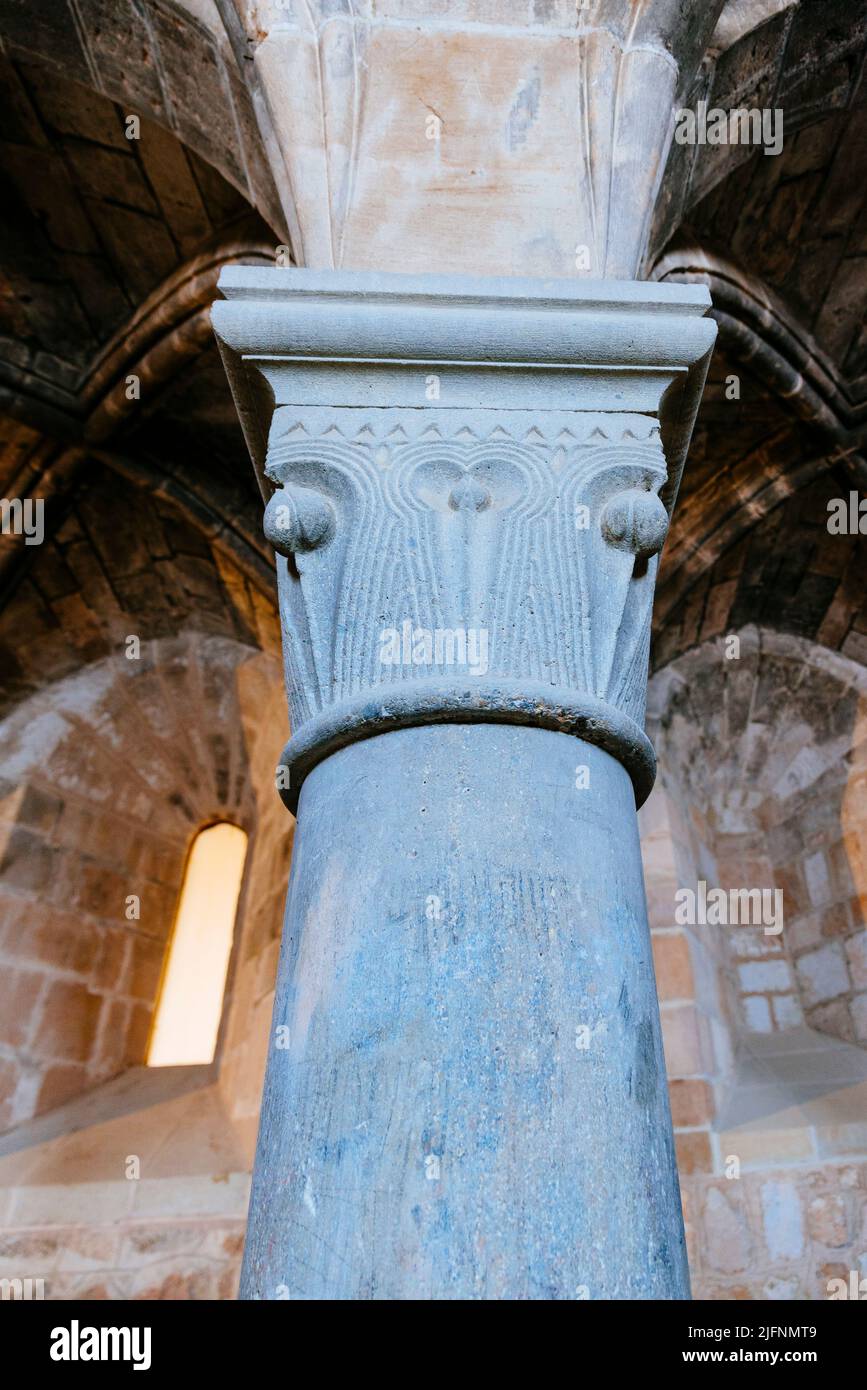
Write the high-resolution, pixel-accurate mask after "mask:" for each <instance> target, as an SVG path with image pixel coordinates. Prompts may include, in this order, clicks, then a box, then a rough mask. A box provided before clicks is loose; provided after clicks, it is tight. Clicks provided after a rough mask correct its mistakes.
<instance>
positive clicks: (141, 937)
mask: <svg viewBox="0 0 867 1390" xmlns="http://www.w3.org/2000/svg"><path fill="white" fill-rule="evenodd" d="M283 718H285V716H284V714H283V696H282V689H281V677H280V670H279V664H278V662H277V661H276V659H275V658H274V657H273V656H270V655H268V654H267V653H264V652H261V651H259V650H257V649H256V648H254V647H251V646H249V645H246V644H243V643H240V642H237V641H233V640H230V639H226V638H221V637H218V636H213V635H212V636H208V635H206V634H202V633H196V632H194V631H191V630H189V629H187V630H185V631H183V632H181V633H179V634H178V635H177V636H175V637H170V638H166V639H160V640H157V641H155V642H152V643H148V644H147V645H146V648H145V650H144V651H143V653H142V656H141V659H139V660H128V659H127V658H126V655H125V654H124V653H118V654H116V655H114V656H111V657H108V658H105V659H103V660H102V661H98V662H96V663H94V664H92V665H89V666H85V667H83V668H81V669H80V670H79V671H77V672H75V673H73V674H71V675H69V676H66V677H65V678H63V679H61V680H59V681H57V682H55V683H53V684H50V685H47V686H46V687H44V688H43V689H42V690H40V691H39V692H38V693H36V694H35V695H33V696H31V697H30V698H29V699H26V700H24V701H23V702H21V703H20V704H19V705H18V706H17V707H16V708H15V709H14V710H13V711H12V712H11V713H10V714H9V715H8V716H7V717H6V719H5V720H4V721H3V723H2V737H3V743H4V750H5V757H4V773H5V777H6V778H7V779H8V781H7V783H6V790H5V795H4V799H3V823H2V839H3V855H2V862H0V894H2V897H3V916H4V921H5V924H6V925H5V929H4V936H3V942H2V952H3V957H4V966H3V977H4V990H9V991H12V992H13V993H14V995H15V996H16V997H17V999H18V1004H19V1007H17V1008H16V1009H15V1010H10V1011H8V1015H7V1016H8V1018H9V1023H8V1025H7V1027H10V1028H12V1029H13V1032H12V1033H11V1034H10V1033H7V1034H6V1036H4V1038H3V1044H4V1045H3V1048H2V1054H3V1060H2V1063H0V1069H2V1073H3V1077H4V1086H3V1111H2V1113H3V1119H4V1123H3V1128H7V1127H8V1126H9V1125H16V1124H21V1123H23V1122H25V1121H27V1120H30V1119H31V1118H33V1117H34V1116H37V1115H39V1114H42V1113H44V1112H45V1111H46V1110H49V1109H51V1108H53V1107H54V1106H56V1105H59V1104H61V1103H63V1102H65V1101H68V1100H70V1099H71V1098H72V1097H73V1096H75V1095H77V1094H80V1093H81V1092H82V1091H84V1090H86V1089H89V1088H91V1087H93V1086H94V1085H97V1084H98V1083H100V1082H102V1081H105V1080H107V1079H108V1078H110V1077H112V1076H114V1075H117V1074H118V1072H120V1071H121V1070H123V1069H124V1068H125V1067H128V1066H136V1065H140V1064H141V1063H142V1062H143V1061H144V1056H145V1048H146V1044H147V1038H148V1032H149V1027H150V1021H151V1015H152V1012H153V1008H154V1003H155V999H156V993H157V988H158V984H159V979H160V972H161V969H162V965H163V959H164V955H165V949H166V944H167V941H168V936H169V933H170V930H171V926H172V921H173V916H174V911H175V905H176V900H177V895H178V892H179V890H180V884H181V877H182V873H183V867H184V863H185V858H186V852H187V849H188V847H189V844H190V842H191V840H192V839H193V838H194V836H195V834H196V832H197V831H198V830H199V829H200V828H201V827H202V825H204V824H207V823H209V822H212V821H214V820H224V819H228V820H232V821H233V822H234V823H236V824H238V825H240V826H242V828H244V829H245V830H247V831H248V832H249V834H250V837H251V839H250V848H249V853H248V870H247V873H246V875H245V888H244V890H243V896H242V902H241V907H240V911H239V920H238V927H237V933H238V936H239V942H238V943H237V944H236V951H235V958H236V964H235V972H234V977H233V978H234V983H233V986H232V988H233V989H235V990H237V989H246V988H247V987H248V984H247V982H245V978H244V974H245V970H247V971H248V970H249V969H250V965H251V962H252V963H253V966H254V968H255V965H256V964H257V963H259V958H260V957H261V954H262V952H263V951H265V950H267V948H268V947H269V945H271V943H273V942H276V939H277V931H278V927H279V921H280V913H279V906H278V903H279V900H280V899H281V898H282V895H283V891H284V876H285V861H286V858H287V855H288V840H289V837H290V835H291V822H290V821H289V819H288V818H287V817H286V814H285V811H283V808H282V807H281V806H280V804H279V801H278V799H277V797H276V796H275V795H274V792H273V773H272V763H273V749H274V738H275V734H277V737H278V738H279V733H278V732H277V729H275V725H276V726H279V723H280V722H281V720H282V719H283ZM10 784H11V785H10ZM241 940H242V942H243V944H241ZM24 997H26V998H27V1000H28V1001H29V1003H28V1007H27V1009H26V1010H24V1009H22V1008H21V1007H20V1004H21V999H22V998H24ZM245 1023H246V1029H245V1032H246V1036H247V1037H248V1038H249V1037H250V1035H251V1030H250V1028H249V1023H250V1019H249V1015H248V1016H247V1018H246V1020H245ZM229 1028H230V1023H229V1018H228V1005H227V1013H226V1016H225V1018H224V1035H225V1033H226V1030H227V1029H229ZM224 1041H225V1039H224ZM239 1049H240V1051H241V1052H243V1046H242V1039H241V1037H239V1036H237V1035H234V1034H233V1037H232V1042H231V1043H230V1044H229V1046H228V1053H229V1054H232V1055H233V1057H234V1061H233V1065H234V1067H235V1069H236V1071H237V1068H238V1067H239V1065H240V1062H239V1056H238V1055H235V1054H239Z"/></svg>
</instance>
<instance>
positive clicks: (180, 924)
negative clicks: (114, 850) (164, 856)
mask: <svg viewBox="0 0 867 1390" xmlns="http://www.w3.org/2000/svg"><path fill="white" fill-rule="evenodd" d="M246 854H247V836H246V833H245V832H244V831H243V830H239V828H238V826H237V825H229V824H228V823H225V822H224V823H222V824H220V825H210V826H208V827H207V828H206V829H205V830H201V831H200V832H199V834H198V835H197V836H196V838H195V840H194V841H193V847H192V849H191V851H190V857H189V859H188V860H187V869H186V873H185V874H184V882H183V887H182V888H181V896H180V900H179V902H178V915H177V918H176V920H175V929H174V932H173V933H172V940H171V944H170V947H169V956H168V961H167V963H166V967H165V972H164V974H163V983H162V988H161V990H160V995H159V1000H158V1003H157V1010H156V1016H155V1019H154V1026H153V1031H152V1033H151V1041H150V1047H149V1049H148V1059H147V1061H148V1066H149V1067H182V1066H191V1065H194V1064H195V1063H206V1062H212V1061H213V1060H214V1052H215V1051H216V1047H217V1033H218V1031H219V1027H220V1016H221V1014H222V1011H223V995H224V993H225V989H226V973H227V971H228V969H229V956H230V954H231V951H232V937H233V935H234V930H235V912H236V910H237V907H238V895H239V893H240V891H241V879H242V878H243V874H244V859H245V857H246Z"/></svg>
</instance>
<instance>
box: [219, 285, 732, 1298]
mask: <svg viewBox="0 0 867 1390" xmlns="http://www.w3.org/2000/svg"><path fill="white" fill-rule="evenodd" d="M220 287H221V289H222V291H223V294H224V295H225V301H224V302H221V303H218V304H217V305H215V306H214V323H215V328H216V331H217V335H218V338H219V341H220V345H221V349H222V351H223V355H224V360H225V362H226V367H227V371H228V373H229V377H230V380H231V382H232V387H233V390H234V393H235V398H236V401H237V404H238V409H239V413H240V415H241V419H242V422H243V423H244V427H245V432H246V435H247V439H248V443H249V447H250V451H251V454H252V456H253V459H254V463H255V465H256V467H257V469H258V471H259V474H260V477H261V481H262V486H263V492H264V494H265V496H266V497H268V498H269V500H268V502H267V507H266V510H265V530H266V534H267V535H268V537H269V538H270V540H271V541H272V542H273V544H274V547H275V550H276V552H277V556H278V561H277V563H278V577H279V590H280V606H281V613H282V619H283V624H284V630H285V642H284V645H285V666H286V681H287V689H288V695H289V703H290V712H291V723H292V730H293V732H292V738H291V739H290V742H289V744H288V745H287V747H286V750H285V752H284V754H283V757H282V760H281V764H280V767H279V768H278V785H279V786H280V788H281V795H282V796H283V798H284V800H285V801H286V803H287V805H288V806H289V807H290V809H291V810H293V811H295V812H296V813H297V815H298V818H299V829H298V834H297V838H296V847H295V855H294V863H293V868H292V876H291V882H290V891H289V900H288V905H287V915H286V925H285V931H284V941H283V950H282V956H281V962H280V970H279V980H278V989H277V1001H276V1006H275V1015H274V1029H273V1034H272V1039H271V1045H270V1052H269V1061H268V1070H267V1078H266V1085H265V1096H264V1103H263V1112H262V1122H261V1131H260V1137H259V1147H258V1153H257V1159H256V1169H255V1174H254V1182H253V1196H252V1203H251V1209H250V1222H249V1230H248V1238H247V1249H246V1257H245V1265H244V1273H243V1279H242V1291H241V1296H242V1297H245V1298H390V1299H399V1298H539V1299H553V1298H557V1299H559V1298H570V1299H571V1298H684V1297H688V1292H689V1286H688V1276H687V1267H686V1258H685V1252H684V1245H683V1228H682V1222H681V1215H680V1205H679V1194H678V1184H677V1173H676V1168H675V1162H674V1153H673V1144H672V1136H671V1121H670V1117H669V1109H668V1098H667V1090H666V1080H665V1066H664V1061H663V1054H662V1046H661V1040H660V1031H659V1016H658V1008H657V1002H656V992H655V984H654V977H653V967H652V962H651V953H650V943H649V937H648V929H647V920H646V912H645V903H644V888H643V882H642V876H641V864H640V857H639V848H638V835H637V827H636V805H640V804H641V802H642V801H643V800H644V798H645V797H646V796H647V794H648V792H649V790H650V787H651V785H652V782H653V776H654V757H653V751H652V749H651V747H650V744H649V742H648V740H647V738H646V736H645V734H644V732H643V729H642V724H643V713H644V693H645V681H646V672H647V658H648V644H649V632H650V612H651V605H652V601H653V587H654V581H655V576H656V569H657V562H658V553H659V550H660V548H661V546H662V544H663V541H664V539H665V534H666V529H667V525H668V519H669V515H670V511H671V508H672V506H673V503H674V498H675V495H676V491H677V485H678V479H679V475H680V471H681V468H682V465H683V459H684V454H685V450H686V446H687V443H688V439H689V434H690V431H691V428H692V422H693V419H694V415H695V411H696V408H697V404H698V400H699V398H700V393H701V388H702V384H703V380H704V375H705V371H706V366H707V359H708V356H709V353H710V349H711V346H712V342H713V337H714V332H715V329H714V325H713V323H712V321H711V320H710V319H709V318H707V317H706V313H707V309H708V304H709V300H708V296H707V293H706V291H705V290H704V289H703V288H701V287H697V286H682V285H660V284H652V283H647V284H640V283H633V282H628V281H611V282H601V281H596V282H591V281H581V282H577V281H542V280H506V279H503V280H497V279H490V280H488V279H474V278H463V277H445V276H442V277H440V276H422V277H414V276H404V275H385V274H376V273H358V274H348V273H343V272H339V273H333V274H323V273H318V272H313V271H291V270H278V269H274V270H260V269H253V268H239V267H232V268H230V269H227V270H225V271H224V272H223V274H222V277H221V281H220Z"/></svg>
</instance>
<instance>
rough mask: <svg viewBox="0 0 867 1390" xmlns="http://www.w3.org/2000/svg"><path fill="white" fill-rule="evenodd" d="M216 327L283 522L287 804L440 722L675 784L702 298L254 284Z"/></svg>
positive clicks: (703, 346) (436, 283)
mask: <svg viewBox="0 0 867 1390" xmlns="http://www.w3.org/2000/svg"><path fill="white" fill-rule="evenodd" d="M220 289H221V290H222V292H223V294H224V296H225V299H224V300H223V301H221V302H218V303H217V304H215V305H214V308H213V321H214V327H215V330H216V333H217V337H218V340H219V343H220V347H221V351H222V352H223V357H224V361H225V364H226V369H227V372H228V374H229V379H230V381H231V384H232V390H233V392H234V395H235V400H236V404H237V406H238V411H239V414H240V417H241V420H242V423H243V426H244V430H245V435H246V438H247V442H248V445H249V448H250V453H251V456H252V458H253V462H254V465H255V467H256V469H257V473H258V475H259V478H260V482H261V485H262V489H263V495H264V496H265V498H266V499H267V506H266V512H265V531H266V534H267V536H268V537H269V539H270V540H271V541H272V543H273V544H274V547H275V550H276V551H277V563H278V579H279V587H280V602H281V612H282V617H283V623H284V628H285V632H286V640H285V660H286V675H287V687H288V693H289V702H290V715H291V722H292V729H293V735H292V739H291V740H290V742H289V744H288V746H287V749H286V751H285V753H284V757H283V767H284V769H285V771H284V776H283V782H282V786H281V794H282V795H283V797H284V800H285V801H286V802H287V804H288V805H289V806H290V808H291V809H293V810H294V809H295V808H296V806H297V799H298V794H299V791H300V786H301V784H302V783H303V780H304V778H305V777H306V775H307V773H308V772H309V771H311V770H312V768H313V767H315V766H316V764H317V763H318V762H320V761H321V760H322V759H323V758H324V757H326V756H328V755H329V754H330V753H332V752H334V751H336V749H338V748H340V747H342V746H344V745H346V744H348V743H351V742H353V741H355V740H357V739H359V738H365V737H370V736H371V735H373V734H377V733H382V732H386V731H387V730H390V729H395V728H402V727H408V726H412V725H419V724H428V723H436V722H462V723H464V722H473V721H478V722H486V723H496V722H508V723H520V724H530V725H537V726H540V727H543V728H548V729H555V730H559V731H563V732H567V733H573V734H577V735H578V736H580V737H581V738H584V739H585V740H587V741H589V742H592V743H596V744H598V745H599V746H601V747H603V748H605V749H607V751H609V752H610V753H612V754H613V755H614V756H615V757H617V758H618V759H619V760H620V761H621V762H622V763H623V764H624V766H626V768H627V769H628V771H629V772H630V775H631V777H632V780H633V785H634V787H635V792H636V798H637V800H638V801H639V803H640V802H641V801H642V800H643V799H644V798H645V797H646V795H647V794H648V792H649V790H650V787H651V786H652V782H653V775H654V758H653V751H652V748H651V747H650V744H649V742H648V740H647V739H646V737H645V735H644V733H643V729H642V724H643V715H644V692H645V683H646V674H647V653H648V645H649V634H650V610H651V605H652V602H653V587H654V582H655V577H656V568H657V564H658V554H659V551H660V549H661V548H662V545H663V542H664V539H665V534H666V530H667V526H668V520H669V516H670V513H671V508H672V507H673V505H674V499H675V497H676V493H677V487H678V482H679V478H680V473H681V470H682V467H683V461H684V456H685V453H686V448H687V445H688V441H689V437H690V433H691V430H692V426H693V421H694V418H695V413H696V410H697V408H698V404H699V400H700V397H701V391H702V387H703V383H704V378H705V374H706V370H707V363H708V359H709V355H710V351H711V349H712V345H713V341H714V337H715V332H716V327H715V324H714V323H713V321H712V320H711V319H710V318H708V317H707V310H708V308H709V304H710V300H709V296H708V294H707V291H706V290H705V289H704V288H703V287H702V286H692V285H690V286H686V285H664V284H656V283H643V282H641V283H639V282H632V281H607V282H606V281H570V280H566V281H546V280H511V279H477V278H470V277H462V276H433V275H431V276H406V275H388V274H379V273H359V274H349V273H345V272H341V273H336V274H335V273H330V274H322V273H317V272H313V271H297V270H286V269H277V268H275V269H259V268H252V267H231V268H228V269H226V270H225V271H224V272H223V273H222V275H221V279H220Z"/></svg>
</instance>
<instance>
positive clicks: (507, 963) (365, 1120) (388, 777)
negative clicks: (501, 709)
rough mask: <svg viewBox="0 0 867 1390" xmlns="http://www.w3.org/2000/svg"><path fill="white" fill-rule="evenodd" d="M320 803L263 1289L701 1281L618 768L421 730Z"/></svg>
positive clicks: (258, 1282)
mask: <svg viewBox="0 0 867 1390" xmlns="http://www.w3.org/2000/svg"><path fill="white" fill-rule="evenodd" d="M299 817H300V824H299V832H298V837H297V841H296V849H295V862H294V866H293V871H292V881H291V888H290V895H289V903H288V911H287V918H286V928H285V933H284V941H283V952H282V957H281V962H280V973H279V983H278V993H277V1002H276V1008H275V1014H274V1024H275V1030H276V1038H277V1045H276V1046H275V1049H274V1051H273V1053H272V1058H271V1063H270V1066H269V1070H268V1079H267V1084H266V1090H265V1099H264V1110H263V1119H262V1131H261V1136H260V1142H259V1154H258V1159H257V1167H256V1177H255V1185H254V1191H253V1200H252V1205H251V1211H250V1224H249V1232H248V1240H247V1251H246V1261H245V1268H244V1276H243V1284H242V1290H241V1296H242V1297H246V1298H278V1297H290V1298H352V1299H369V1298H382V1299H407V1298H426V1299H449V1298H455V1299H474V1298H482V1299H484V1298H504V1299H573V1298H623V1299H636V1298H683V1297H688V1288H689V1286H688V1276H687V1267H686V1258H685V1252H684V1244H683V1226H682V1220H681V1213H680V1201H679V1192H678V1184H677V1176H676V1170H675V1165H674V1157H673V1153H672V1138H671V1121H670V1117H669V1109H668V1096H667V1087H666V1079H665V1065H664V1061H663V1054H662V1046H661V1041H660V1030H659V1012H658V1006H657V1000H656V990H655V984H654V975H653V965H652V959H651V952H650V940H649V934H648V928H647V918H646V911H645V903H644V887H643V880H642V872H641V859H640V853H639V844H638V834H637V827H636V814H635V800H634V795H633V789H632V784H631V782H630V779H629V777H628V776H627V774H626V772H625V771H624V769H623V768H622V767H621V766H620V764H619V763H618V762H617V761H615V760H614V759H613V758H612V757H610V756H609V755H608V754H607V753H605V752H603V751H602V750H600V749H598V748H595V747H593V746H591V745H589V744H586V743H583V742H582V741H581V740H579V739H577V738H574V737H572V736H570V735H567V734H558V733H553V732H550V731H548V730H544V729H532V728H526V727H509V726H507V725H493V724H479V725H462V724H449V725H443V726H435V727H423V728H415V729H405V730H400V731H398V732H394V733H389V734H384V735H381V736H379V737H377V738H373V739H367V740H365V741H363V742H360V743H355V744H353V745H351V746H350V747H348V748H346V749H344V750H342V751H340V752H338V753H335V754H334V755H332V756H331V757H330V758H328V759H327V760H326V761H324V762H323V763H321V764H320V765H319V766H318V767H317V768H316V769H315V771H314V772H313V773H312V774H311V775H310V776H309V777H308V779H307V781H306V783H305V785H304V788H303V790H302V793H301V802H300V806H299Z"/></svg>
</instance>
